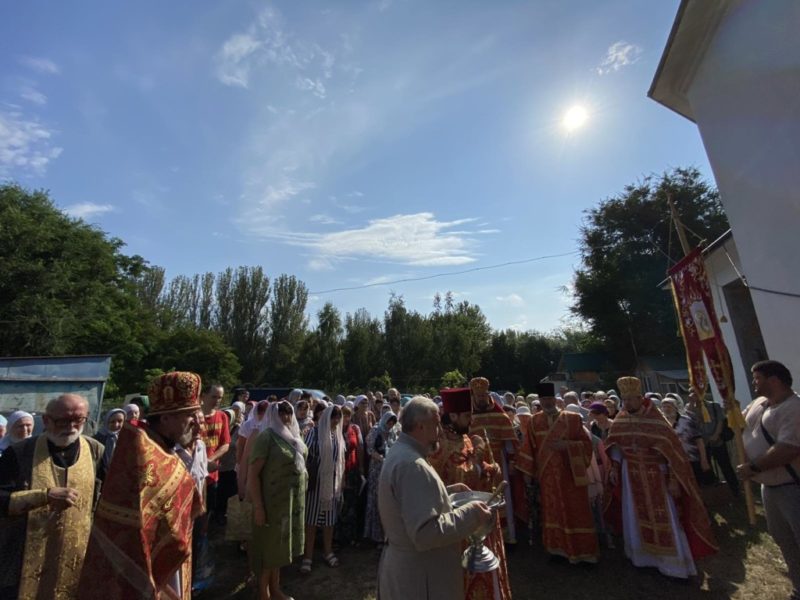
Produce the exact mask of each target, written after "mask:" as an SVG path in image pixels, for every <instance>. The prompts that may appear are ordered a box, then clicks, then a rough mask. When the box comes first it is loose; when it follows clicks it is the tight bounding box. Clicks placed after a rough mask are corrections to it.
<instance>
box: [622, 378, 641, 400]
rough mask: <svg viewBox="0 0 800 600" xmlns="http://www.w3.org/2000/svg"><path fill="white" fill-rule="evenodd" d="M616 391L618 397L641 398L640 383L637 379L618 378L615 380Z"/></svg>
mask: <svg viewBox="0 0 800 600" xmlns="http://www.w3.org/2000/svg"><path fill="white" fill-rule="evenodd" d="M617 389H618V390H619V395H620V397H622V398H624V397H625V396H641V395H642V382H641V381H639V379H638V378H637V377H620V378H619V379H617Z"/></svg>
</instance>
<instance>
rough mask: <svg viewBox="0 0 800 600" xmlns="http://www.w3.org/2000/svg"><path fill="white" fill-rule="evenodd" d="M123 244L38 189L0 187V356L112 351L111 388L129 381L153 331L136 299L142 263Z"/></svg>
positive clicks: (145, 267)
mask: <svg viewBox="0 0 800 600" xmlns="http://www.w3.org/2000/svg"><path fill="white" fill-rule="evenodd" d="M123 246H124V244H123V242H122V240H119V239H117V238H111V237H108V236H106V235H105V234H104V233H103V232H102V231H100V230H98V229H96V228H94V227H93V226H91V225H88V224H87V223H85V222H84V221H82V220H80V219H73V218H70V217H69V216H67V215H65V214H64V213H62V212H61V211H59V210H58V209H57V208H56V207H55V206H54V205H53V203H52V202H51V200H50V198H49V197H48V195H47V193H46V192H42V191H37V192H29V191H27V190H25V189H23V188H22V187H20V186H18V185H15V184H6V185H0V354H2V355H5V356H13V355H17V356H25V355H28V356H31V355H34V356H35V355H40V356H51V355H57V354H106V353H108V354H113V355H114V358H113V361H112V371H111V377H112V381H111V384H112V387H113V386H114V385H116V386H118V387H120V388H123V389H124V388H125V387H126V386H127V385H128V384H129V383H130V382H132V381H135V379H136V378H137V376H138V373H137V371H138V363H139V361H140V360H141V358H142V357H143V356H144V355H145V354H146V353H147V351H148V346H149V344H150V340H151V339H152V338H153V336H154V332H155V331H156V329H155V323H154V320H153V318H152V315H151V314H149V313H148V311H147V310H146V309H145V308H144V306H143V304H142V302H141V300H140V299H139V296H138V295H137V284H136V282H137V280H139V279H140V278H141V277H142V276H143V274H144V273H145V272H146V270H147V263H146V262H145V261H144V259H142V258H141V257H140V256H127V255H125V254H123V252H122V248H123Z"/></svg>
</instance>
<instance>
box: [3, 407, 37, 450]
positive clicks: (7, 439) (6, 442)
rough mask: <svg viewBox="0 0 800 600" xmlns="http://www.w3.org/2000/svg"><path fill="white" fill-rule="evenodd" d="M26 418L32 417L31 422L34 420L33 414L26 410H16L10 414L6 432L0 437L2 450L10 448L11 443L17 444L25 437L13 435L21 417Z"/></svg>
mask: <svg viewBox="0 0 800 600" xmlns="http://www.w3.org/2000/svg"><path fill="white" fill-rule="evenodd" d="M25 418H27V419H30V420H31V422H33V415H32V414H31V413H27V412H25V411H24V410H15V411H14V412H13V413H11V415H9V417H8V426H7V427H6V434H5V435H4V436H3V439H0V452H3V450H5V449H6V448H8V447H9V446H10V445H11V444H16V443H17V442H21V441H22V440H24V439H25V438H16V437H13V431H14V425H16V424H17V422H18V421H20V420H21V419H25Z"/></svg>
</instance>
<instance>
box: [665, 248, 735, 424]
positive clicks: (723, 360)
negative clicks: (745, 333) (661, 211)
mask: <svg viewBox="0 0 800 600" xmlns="http://www.w3.org/2000/svg"><path fill="white" fill-rule="evenodd" d="M668 274H669V279H670V283H671V284H672V297H673V300H674V301H675V310H676V311H677V312H678V323H679V325H680V330H681V336H682V337H683V343H684V345H685V347H686V363H687V365H688V367H689V383H690V384H691V387H692V389H693V390H694V392H695V393H696V394H697V395H698V397H699V398H700V399H701V400H702V399H703V398H704V397H705V394H706V391H707V390H708V380H707V378H706V370H705V365H704V364H703V354H705V357H706V360H707V361H708V366H709V368H710V370H711V376H712V377H713V378H714V382H715V383H716V384H717V389H718V390H719V393H720V394H721V395H722V397H723V398H725V399H726V400H731V401H734V400H735V398H734V391H735V390H734V383H733V368H732V366H731V358H730V354H729V353H728V348H727V347H726V346H725V341H724V340H723V338H722V331H721V330H720V327H719V322H718V321H717V315H716V311H715V310H714V300H713V298H712V296H711V288H710V287H709V285H708V276H707V275H706V269H705V264H704V263H703V256H702V249H701V248H695V249H694V250H693V251H692V252H690V253H689V254H687V255H686V256H685V257H684V258H683V260H681V261H680V262H679V263H678V264H676V265H675V266H674V267H672V268H671V269H670V270H669V271H668ZM737 412H738V411H737ZM737 424H739V423H737ZM739 425H743V423H741V424H739Z"/></svg>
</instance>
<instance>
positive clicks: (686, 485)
mask: <svg viewBox="0 0 800 600" xmlns="http://www.w3.org/2000/svg"><path fill="white" fill-rule="evenodd" d="M617 389H618V390H619V392H620V394H619V395H620V396H621V397H622V402H623V408H622V410H621V411H620V412H619V413H618V414H617V416H616V418H615V419H614V421H613V423H612V424H611V428H610V429H609V430H608V437H607V438H606V440H605V445H606V451H607V452H608V454H609V456H610V457H611V460H612V461H613V468H612V470H611V473H610V474H609V483H610V484H611V485H610V487H609V493H608V494H607V496H606V522H607V523H610V524H612V525H613V526H615V527H616V528H617V529H619V528H620V527H621V529H622V534H623V538H624V541H625V554H626V555H627V557H628V558H629V559H630V560H631V562H633V564H634V566H637V567H656V568H657V569H658V570H659V571H660V572H661V573H662V574H664V575H668V576H670V577H677V578H682V579H687V578H689V577H690V576H693V575H695V574H696V573H697V569H696V567H695V563H694V561H695V560H696V559H698V558H702V557H704V556H709V555H711V554H714V553H715V552H716V551H717V547H716V542H715V541H714V536H713V533H712V531H711V524H710V521H709V518H708V513H707V512H706V509H705V506H704V505H703V502H702V500H701V499H700V493H699V492H698V489H697V482H696V481H695V479H694V474H693V472H692V467H691V464H690V463H689V459H688V457H687V456H686V453H685V452H684V451H683V448H682V446H681V441H680V439H679V438H678V436H677V435H676V433H675V431H674V430H673V428H672V425H670V424H669V423H667V420H666V419H665V418H664V416H663V415H662V414H661V412H660V411H659V410H658V409H657V408H656V407H655V405H654V404H653V403H652V401H651V400H650V399H649V398H643V397H642V385H641V382H640V381H639V380H638V379H637V378H636V377H621V378H620V379H618V380H617ZM622 507H625V510H622Z"/></svg>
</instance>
